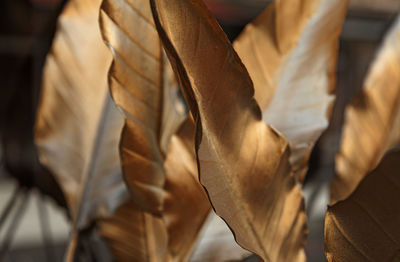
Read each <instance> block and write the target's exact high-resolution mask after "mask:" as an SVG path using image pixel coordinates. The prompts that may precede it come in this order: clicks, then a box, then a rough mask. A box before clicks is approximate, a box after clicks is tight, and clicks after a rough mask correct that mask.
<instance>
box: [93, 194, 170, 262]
mask: <svg viewBox="0 0 400 262" xmlns="http://www.w3.org/2000/svg"><path fill="white" fill-rule="evenodd" d="M97 225H98V228H99V232H100V235H101V236H102V237H103V238H104V239H106V240H107V242H108V244H109V247H110V249H111V251H112V254H113V256H114V259H115V261H118V262H124V261H127V262H146V261H148V262H158V261H159V262H167V261H169V258H168V250H167V247H168V236H167V232H166V229H165V226H164V222H163V221H162V219H161V218H158V217H156V216H154V215H152V214H150V213H147V212H144V211H143V210H142V209H141V208H140V207H139V206H138V205H137V204H136V203H135V201H133V200H130V201H128V202H127V203H125V204H124V205H122V206H121V207H120V208H119V209H118V210H117V211H116V212H115V214H114V215H113V216H112V217H111V218H108V219H101V220H99V221H98V222H97Z"/></svg>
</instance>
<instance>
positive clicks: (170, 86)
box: [100, 0, 210, 261]
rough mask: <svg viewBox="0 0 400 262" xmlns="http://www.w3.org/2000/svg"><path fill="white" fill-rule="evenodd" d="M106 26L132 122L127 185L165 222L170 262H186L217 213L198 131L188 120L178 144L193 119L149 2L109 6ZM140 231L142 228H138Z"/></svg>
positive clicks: (125, 142)
mask: <svg viewBox="0 0 400 262" xmlns="http://www.w3.org/2000/svg"><path fill="white" fill-rule="evenodd" d="M100 24H101V28H102V34H103V37H104V40H105V42H106V43H107V45H108V46H109V48H110V49H111V51H112V53H113V56H114V62H113V64H112V66H111V69H110V72H109V82H110V87H111V92H112V95H113V98H114V100H115V102H116V103H117V104H118V105H119V106H120V108H121V109H122V110H123V112H124V113H125V116H126V123H125V129H124V133H123V135H122V140H121V157H122V168H123V170H124V176H125V180H126V181H127V184H128V187H129V188H130V190H131V193H132V197H133V200H134V201H136V203H137V204H138V205H139V206H140V207H141V208H143V210H144V211H150V212H152V214H154V215H158V216H160V217H162V219H163V221H164V230H165V231H166V232H167V233H168V252H169V255H170V258H171V259H172V260H173V261H183V260H185V259H186V258H187V257H188V255H189V254H190V251H191V248H192V246H193V244H194V242H195V239H196V237H197V235H198V233H199V231H200V229H201V227H202V224H203V223H204V221H205V219H206V217H207V214H208V212H209V210H210V204H209V202H208V200H207V197H206V195H205V193H204V192H203V189H202V187H201V185H200V184H199V182H197V181H196V178H195V177H197V169H196V160H195V155H194V144H193V139H194V126H193V123H192V121H191V120H190V119H188V120H187V121H186V122H185V123H184V124H183V126H182V127H181V128H180V129H179V132H178V134H177V135H176V136H172V135H173V134H174V133H175V132H176V131H177V129H178V127H179V125H180V124H181V123H182V121H183V120H184V117H185V112H184V108H183V105H180V104H179V98H178V96H177V83H176V81H175V78H174V74H173V71H172V69H171V67H170V65H169V62H168V60H167V57H166V56H165V55H164V51H163V48H162V46H161V42H160V40H159V37H158V34H157V31H156V29H155V26H154V24H153V18H152V15H151V11H150V4H149V2H148V1H147V0H130V1H123V0H105V1H103V4H102V8H101V11H100ZM190 137H191V138H192V140H190ZM190 147H193V149H190ZM192 151H193V152H192ZM142 212H143V211H142ZM125 214H127V213H125ZM149 219H150V218H149ZM152 219H155V218H152ZM138 226H139V227H140V223H139V224H137V225H135V226H134V227H138ZM129 231H131V230H127V232H126V234H132V240H131V241H130V243H132V242H135V241H136V240H135V239H136V238H137V236H135V235H134V232H135V229H134V228H133V229H132V232H129ZM146 234H150V232H147V233H146ZM115 237H117V235H116V236H115ZM115 241H117V242H120V240H119V239H115ZM109 242H112V241H111V240H110V241H109ZM111 246H118V245H114V244H112V245H111ZM160 248H161V247H160ZM160 250H162V248H161V249H160ZM115 252H118V250H115ZM144 252H148V253H149V254H150V253H151V250H149V249H146V248H145V251H144ZM149 256H150V257H151V255H149ZM117 257H120V255H117ZM159 258H162V256H159ZM126 259H127V260H129V257H126ZM163 259H167V258H166V257H164V258H163ZM150 260H151V259H150ZM146 261H147V260H146ZM156 261H164V260H162V259H161V260H157V259H156Z"/></svg>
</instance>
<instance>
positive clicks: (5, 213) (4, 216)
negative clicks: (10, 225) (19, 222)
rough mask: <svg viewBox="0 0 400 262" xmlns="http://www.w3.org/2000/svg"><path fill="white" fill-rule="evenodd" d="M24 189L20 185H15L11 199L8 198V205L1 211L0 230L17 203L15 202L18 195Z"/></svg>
mask: <svg viewBox="0 0 400 262" xmlns="http://www.w3.org/2000/svg"><path fill="white" fill-rule="evenodd" d="M21 191H22V188H21V187H20V186H17V187H15V189H14V192H13V193H12V195H11V198H10V200H8V203H7V205H6V207H5V208H4V210H3V212H2V213H1V216H0V230H1V228H2V226H3V224H4V222H5V221H6V220H7V218H8V216H9V215H10V214H11V212H12V209H13V207H14V205H15V202H16V201H17V199H18V196H19V195H20V193H21Z"/></svg>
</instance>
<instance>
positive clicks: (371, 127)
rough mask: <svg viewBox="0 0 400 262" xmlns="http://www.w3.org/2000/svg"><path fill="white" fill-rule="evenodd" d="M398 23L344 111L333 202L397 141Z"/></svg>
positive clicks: (399, 89)
mask: <svg viewBox="0 0 400 262" xmlns="http://www.w3.org/2000/svg"><path fill="white" fill-rule="evenodd" d="M399 71H400V20H399V19H398V20H397V22H396V24H395V25H394V27H393V28H392V29H391V31H390V32H389V33H388V36H387V37H386V40H385V42H384V44H383V46H382V48H381V50H380V51H379V53H378V55H377V57H376V59H375V61H374V63H373V65H372V66H371V68H370V71H369V73H368V76H367V79H366V81H365V84H364V89H363V90H362V93H361V94H360V95H359V96H358V97H356V99H355V100H354V102H353V103H351V104H350V105H349V106H348V107H347V108H346V120H345V125H344V127H343V135H342V142H341V147H340V151H339V153H338V155H337V157H336V172H337V174H336V177H335V178H334V180H333V182H332V186H331V201H332V202H333V203H335V202H337V201H339V200H343V199H346V198H347V197H348V196H349V195H350V194H351V192H353V191H354V189H355V188H356V187H357V185H358V184H359V182H360V181H361V180H362V179H363V177H364V176H365V175H366V174H367V173H368V172H369V171H371V170H372V169H374V168H375V167H376V166H377V165H378V163H379V161H380V159H381V158H382V157H383V155H384V154H385V153H386V151H387V150H389V149H390V148H392V147H394V146H395V145H396V144H397V143H398V142H399V141H400V75H399Z"/></svg>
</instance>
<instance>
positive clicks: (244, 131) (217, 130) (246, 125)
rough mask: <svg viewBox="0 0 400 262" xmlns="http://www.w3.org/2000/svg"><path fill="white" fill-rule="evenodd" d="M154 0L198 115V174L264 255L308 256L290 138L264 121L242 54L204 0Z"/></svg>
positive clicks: (249, 244) (244, 238)
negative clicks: (306, 254)
mask: <svg viewBox="0 0 400 262" xmlns="http://www.w3.org/2000/svg"><path fill="white" fill-rule="evenodd" d="M151 2H152V10H153V15H154V18H155V22H156V26H157V29H158V31H159V34H160V36H161V39H162V41H163V44H164V46H165V48H166V51H167V54H168V56H169V58H170V61H171V63H172V65H173V67H174V70H175V71H176V73H177V74H178V75H179V80H180V83H181V86H182V88H183V92H184V94H185V98H186V100H187V102H188V104H189V106H190V108H191V111H192V113H193V114H194V116H195V119H196V124H197V129H196V149H197V157H198V162H199V164H200V167H199V169H200V181H201V183H202V184H203V185H204V186H205V188H206V189H207V192H208V195H209V198H210V200H211V202H212V204H213V206H214V208H215V210H216V212H217V214H218V215H219V216H221V217H222V218H223V219H224V220H225V221H226V222H227V224H228V225H229V226H230V228H231V229H232V230H233V232H234V234H235V237H236V241H237V242H238V243H239V244H240V245H241V246H243V247H245V248H246V249H248V250H251V251H252V252H255V253H256V254H258V255H259V256H260V257H262V258H263V259H264V260H265V261H303V260H304V259H305V256H304V252H303V245H304V241H305V235H306V233H305V227H306V225H305V214H304V205H303V200H302V195H301V192H300V190H299V188H298V187H297V186H296V184H295V179H294V176H293V174H292V173H291V167H290V164H289V152H288V145H287V142H286V141H285V139H284V138H283V137H281V136H280V135H279V134H278V133H277V132H275V131H274V130H273V129H271V128H270V127H268V126H267V125H265V123H264V122H263V121H262V119H261V111H260V108H259V107H258V105H257V103H256V102H255V100H254V98H253V95H254V90H253V87H252V82H251V79H250V77H249V75H248V73H247V71H246V69H245V68H244V66H243V65H242V63H241V62H240V59H239V57H238V56H237V54H236V53H235V51H234V50H233V47H232V46H231V44H230V43H229V41H228V39H227V38H226V36H225V35H224V34H223V32H222V30H221V29H220V27H219V26H218V24H217V22H216V21H215V19H214V18H213V17H212V16H211V14H210V13H209V11H208V10H207V9H206V7H205V5H204V3H203V2H202V1H178V0H174V1H161V0H155V1H151Z"/></svg>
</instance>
